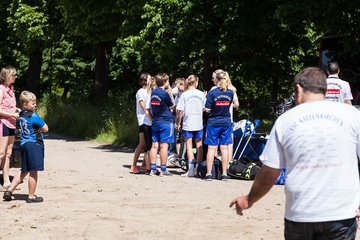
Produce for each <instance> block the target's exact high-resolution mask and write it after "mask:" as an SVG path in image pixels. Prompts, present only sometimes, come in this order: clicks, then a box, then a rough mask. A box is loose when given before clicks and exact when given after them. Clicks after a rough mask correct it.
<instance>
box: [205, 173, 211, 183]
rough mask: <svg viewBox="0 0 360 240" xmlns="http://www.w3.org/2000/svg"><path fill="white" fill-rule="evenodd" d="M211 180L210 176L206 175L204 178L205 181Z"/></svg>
mask: <svg viewBox="0 0 360 240" xmlns="http://www.w3.org/2000/svg"><path fill="white" fill-rule="evenodd" d="M212 180H213V177H212V175H211V174H206V176H205V181H212Z"/></svg>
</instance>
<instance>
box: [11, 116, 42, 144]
mask: <svg viewBox="0 0 360 240" xmlns="http://www.w3.org/2000/svg"><path fill="white" fill-rule="evenodd" d="M44 125H45V122H44V120H42V119H41V117H40V116H39V115H38V114H37V113H35V112H31V111H28V110H21V112H20V114H19V119H18V120H17V121H16V128H17V129H18V130H19V132H20V144H21V145H23V144H25V143H27V142H37V143H41V144H43V134H42V133H41V132H40V131H39V129H40V128H41V127H43V126H44Z"/></svg>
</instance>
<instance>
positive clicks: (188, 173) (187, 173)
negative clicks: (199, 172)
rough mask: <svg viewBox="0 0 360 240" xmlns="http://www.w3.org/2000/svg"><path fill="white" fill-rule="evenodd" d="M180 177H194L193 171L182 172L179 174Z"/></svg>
mask: <svg viewBox="0 0 360 240" xmlns="http://www.w3.org/2000/svg"><path fill="white" fill-rule="evenodd" d="M181 176H182V177H194V176H195V175H194V171H190V170H189V171H187V172H186V173H184V174H181Z"/></svg>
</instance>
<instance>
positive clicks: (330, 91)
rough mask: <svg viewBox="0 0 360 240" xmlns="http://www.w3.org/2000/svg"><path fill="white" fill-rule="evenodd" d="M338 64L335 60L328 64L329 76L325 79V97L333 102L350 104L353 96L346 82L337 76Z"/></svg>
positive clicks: (338, 71)
mask: <svg viewBox="0 0 360 240" xmlns="http://www.w3.org/2000/svg"><path fill="white" fill-rule="evenodd" d="M339 73H340V69H339V65H338V63H337V62H330V63H329V65H328V74H329V76H328V77H327V79H326V83H327V91H326V95H325V99H326V100H328V101H333V102H341V103H348V104H351V100H352V99H353V96H352V94H351V89H350V85H349V83H348V82H346V81H344V80H341V79H340V78H339Z"/></svg>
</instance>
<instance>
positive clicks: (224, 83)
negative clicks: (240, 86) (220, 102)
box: [216, 71, 231, 91]
mask: <svg viewBox="0 0 360 240" xmlns="http://www.w3.org/2000/svg"><path fill="white" fill-rule="evenodd" d="M216 79H217V80H218V87H219V88H220V89H221V90H222V91H226V90H227V89H228V88H229V85H230V84H231V83H230V78H229V74H228V73H227V72H225V71H222V72H219V73H217V74H216Z"/></svg>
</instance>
